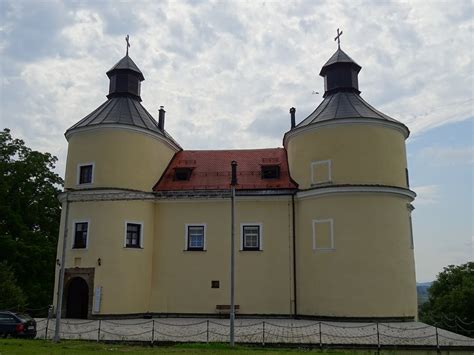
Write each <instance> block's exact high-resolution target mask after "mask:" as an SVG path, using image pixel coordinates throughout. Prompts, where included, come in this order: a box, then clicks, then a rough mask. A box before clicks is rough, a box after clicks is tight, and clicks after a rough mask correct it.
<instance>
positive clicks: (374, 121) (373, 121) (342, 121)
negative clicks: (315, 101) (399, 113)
mask: <svg viewBox="0 0 474 355" xmlns="http://www.w3.org/2000/svg"><path fill="white" fill-rule="evenodd" d="M350 124H352V125H354V124H365V125H372V126H383V127H386V128H391V129H394V130H396V131H398V132H400V133H401V134H403V136H404V137H405V139H406V138H408V136H409V135H410V131H409V130H408V128H407V127H406V126H404V125H403V124H402V123H396V122H391V121H384V120H381V119H378V118H338V119H332V120H327V121H320V122H317V123H311V124H309V125H306V126H303V127H297V128H294V129H292V130H291V131H288V132H286V134H285V136H284V137H283V146H284V147H286V146H287V145H288V142H289V141H290V139H291V138H293V137H295V136H297V135H299V134H301V133H304V132H310V131H315V130H317V129H319V128H323V127H329V126H337V125H350Z"/></svg>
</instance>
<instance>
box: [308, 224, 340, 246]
mask: <svg viewBox="0 0 474 355" xmlns="http://www.w3.org/2000/svg"><path fill="white" fill-rule="evenodd" d="M328 222H329V225H330V230H331V247H330V248H318V246H317V245H316V224H318V223H328ZM312 226H313V251H332V250H336V247H335V246H334V219H332V218H329V219H313V221H312Z"/></svg>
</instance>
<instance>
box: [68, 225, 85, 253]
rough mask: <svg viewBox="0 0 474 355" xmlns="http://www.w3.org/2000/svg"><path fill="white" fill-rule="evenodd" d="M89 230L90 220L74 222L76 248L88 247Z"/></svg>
mask: <svg viewBox="0 0 474 355" xmlns="http://www.w3.org/2000/svg"><path fill="white" fill-rule="evenodd" d="M88 231H89V223H88V222H76V223H74V244H73V246H72V247H73V248H74V249H85V248H87V234H88Z"/></svg>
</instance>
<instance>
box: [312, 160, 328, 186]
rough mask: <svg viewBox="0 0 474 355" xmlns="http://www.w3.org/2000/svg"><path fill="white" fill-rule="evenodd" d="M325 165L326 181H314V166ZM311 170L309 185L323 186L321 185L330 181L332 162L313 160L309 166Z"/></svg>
mask: <svg viewBox="0 0 474 355" xmlns="http://www.w3.org/2000/svg"><path fill="white" fill-rule="evenodd" d="M324 164H327V166H328V180H322V181H316V179H315V176H314V167H315V166H316V165H324ZM310 168H311V184H323V183H328V182H331V181H332V160H331V159H327V160H314V161H312V162H311V164H310Z"/></svg>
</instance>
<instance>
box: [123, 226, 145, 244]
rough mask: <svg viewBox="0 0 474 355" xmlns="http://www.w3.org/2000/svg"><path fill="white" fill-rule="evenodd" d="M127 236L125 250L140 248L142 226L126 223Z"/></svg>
mask: <svg viewBox="0 0 474 355" xmlns="http://www.w3.org/2000/svg"><path fill="white" fill-rule="evenodd" d="M126 233H127V235H126V239H125V247H126V248H141V247H142V244H141V242H142V240H141V239H142V225H141V224H139V223H127V232H126Z"/></svg>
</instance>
